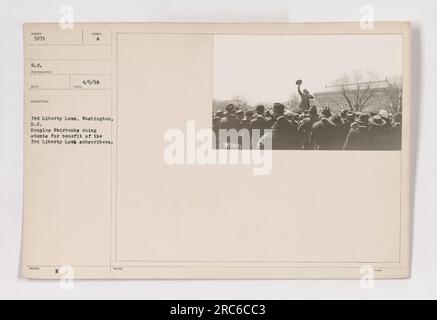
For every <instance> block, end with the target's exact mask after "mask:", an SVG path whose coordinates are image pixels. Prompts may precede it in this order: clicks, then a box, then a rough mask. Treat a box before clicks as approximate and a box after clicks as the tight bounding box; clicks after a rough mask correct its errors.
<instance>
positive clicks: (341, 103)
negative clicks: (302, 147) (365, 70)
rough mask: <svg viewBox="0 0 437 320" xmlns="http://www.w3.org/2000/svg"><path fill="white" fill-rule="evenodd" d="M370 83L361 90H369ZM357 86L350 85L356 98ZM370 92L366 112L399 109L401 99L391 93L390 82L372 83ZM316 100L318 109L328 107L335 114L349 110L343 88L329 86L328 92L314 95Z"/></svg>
mask: <svg viewBox="0 0 437 320" xmlns="http://www.w3.org/2000/svg"><path fill="white" fill-rule="evenodd" d="M368 85H369V83H363V84H362V85H361V88H360V90H365V89H366V88H368ZM356 88H357V85H356V84H353V85H350V86H349V88H347V89H349V90H350V93H349V94H350V95H351V96H354V95H355V94H356V93H357V89H356ZM370 90H371V91H372V93H371V95H372V97H371V98H370V100H369V102H368V104H367V106H366V108H365V111H367V112H370V111H374V112H378V111H379V110H381V109H386V110H388V111H390V112H396V111H397V110H398V109H399V104H400V103H401V102H400V99H396V97H395V98H393V97H392V96H391V95H392V93H391V91H390V84H389V83H388V81H377V82H372V83H371V87H370ZM313 95H314V97H315V98H316V99H315V104H316V106H318V107H320V108H321V107H324V106H328V107H330V108H331V110H332V111H334V112H339V111H341V110H342V109H349V105H348V104H347V102H346V99H345V97H344V96H343V93H342V92H341V86H327V87H326V91H323V92H316V93H314V94H313ZM396 101H398V102H397V105H394V103H393V102H396Z"/></svg>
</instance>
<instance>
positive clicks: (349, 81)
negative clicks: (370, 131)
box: [335, 72, 374, 111]
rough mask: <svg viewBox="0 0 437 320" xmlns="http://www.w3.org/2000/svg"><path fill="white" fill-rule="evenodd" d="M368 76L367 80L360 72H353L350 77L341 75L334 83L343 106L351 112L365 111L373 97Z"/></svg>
mask: <svg viewBox="0 0 437 320" xmlns="http://www.w3.org/2000/svg"><path fill="white" fill-rule="evenodd" d="M371 77H373V76H372V75H370V76H369V77H367V78H368V80H365V78H364V76H363V74H362V73H360V72H354V73H353V74H352V75H349V74H343V75H342V76H341V77H340V78H339V79H338V80H337V81H336V82H335V87H337V88H338V91H339V92H340V93H341V95H342V97H343V98H344V100H345V105H346V106H347V107H348V108H349V109H350V110H352V111H362V110H363V109H365V108H366V107H367V106H368V105H369V103H370V101H371V99H372V98H373V97H374V90H373V89H372V80H371Z"/></svg>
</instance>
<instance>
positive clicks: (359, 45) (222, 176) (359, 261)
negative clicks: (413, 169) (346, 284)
mask: <svg viewBox="0 0 437 320" xmlns="http://www.w3.org/2000/svg"><path fill="white" fill-rule="evenodd" d="M23 28H24V29H23V33H24V71H25V75H24V137H25V140H24V154H25V156H24V225H23V232H24V235H23V257H22V275H23V276H24V277H26V278H31V279H61V278H63V277H65V276H66V274H67V275H72V274H73V275H74V278H75V279H361V278H362V277H363V276H364V277H374V278H382V279H389V278H408V277H409V273H410V257H411V254H410V241H411V235H410V150H411V148H410V144H411V142H410V114H411V109H412V108H413V106H411V104H410V99H411V31H410V24H409V23H407V22H380V23H375V25H374V26H373V28H367V27H366V28H364V27H363V26H362V25H360V23H359V22H356V23H311V24H305V23H297V24H293V23H272V24H271V23H257V24H251V23H239V24H233V23H135V24H133V23H80V24H75V25H74V28H66V27H65V26H64V25H61V24H57V23H52V24H50V23H42V24H41V23H31V24H25V25H24V27H23Z"/></svg>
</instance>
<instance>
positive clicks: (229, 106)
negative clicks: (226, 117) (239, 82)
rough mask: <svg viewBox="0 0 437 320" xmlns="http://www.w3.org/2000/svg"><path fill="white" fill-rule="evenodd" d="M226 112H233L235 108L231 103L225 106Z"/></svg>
mask: <svg viewBox="0 0 437 320" xmlns="http://www.w3.org/2000/svg"><path fill="white" fill-rule="evenodd" d="M226 111H227V112H229V113H232V112H234V111H235V106H234V105H233V104H232V103H231V104H228V105H227V106H226Z"/></svg>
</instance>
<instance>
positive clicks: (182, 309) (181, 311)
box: [170, 304, 266, 318]
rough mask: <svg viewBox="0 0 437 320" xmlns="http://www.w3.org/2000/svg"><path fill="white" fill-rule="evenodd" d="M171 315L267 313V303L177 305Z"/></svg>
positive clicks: (199, 315)
mask: <svg viewBox="0 0 437 320" xmlns="http://www.w3.org/2000/svg"><path fill="white" fill-rule="evenodd" d="M170 314H171V315H191V316H197V317H198V318H201V317H202V316H203V315H205V314H210V315H211V314H213V315H218V316H220V315H265V314H266V307H265V305H225V304H221V305H214V308H213V309H208V308H206V307H188V306H182V305H179V304H178V305H177V306H174V307H171V309H170Z"/></svg>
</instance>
